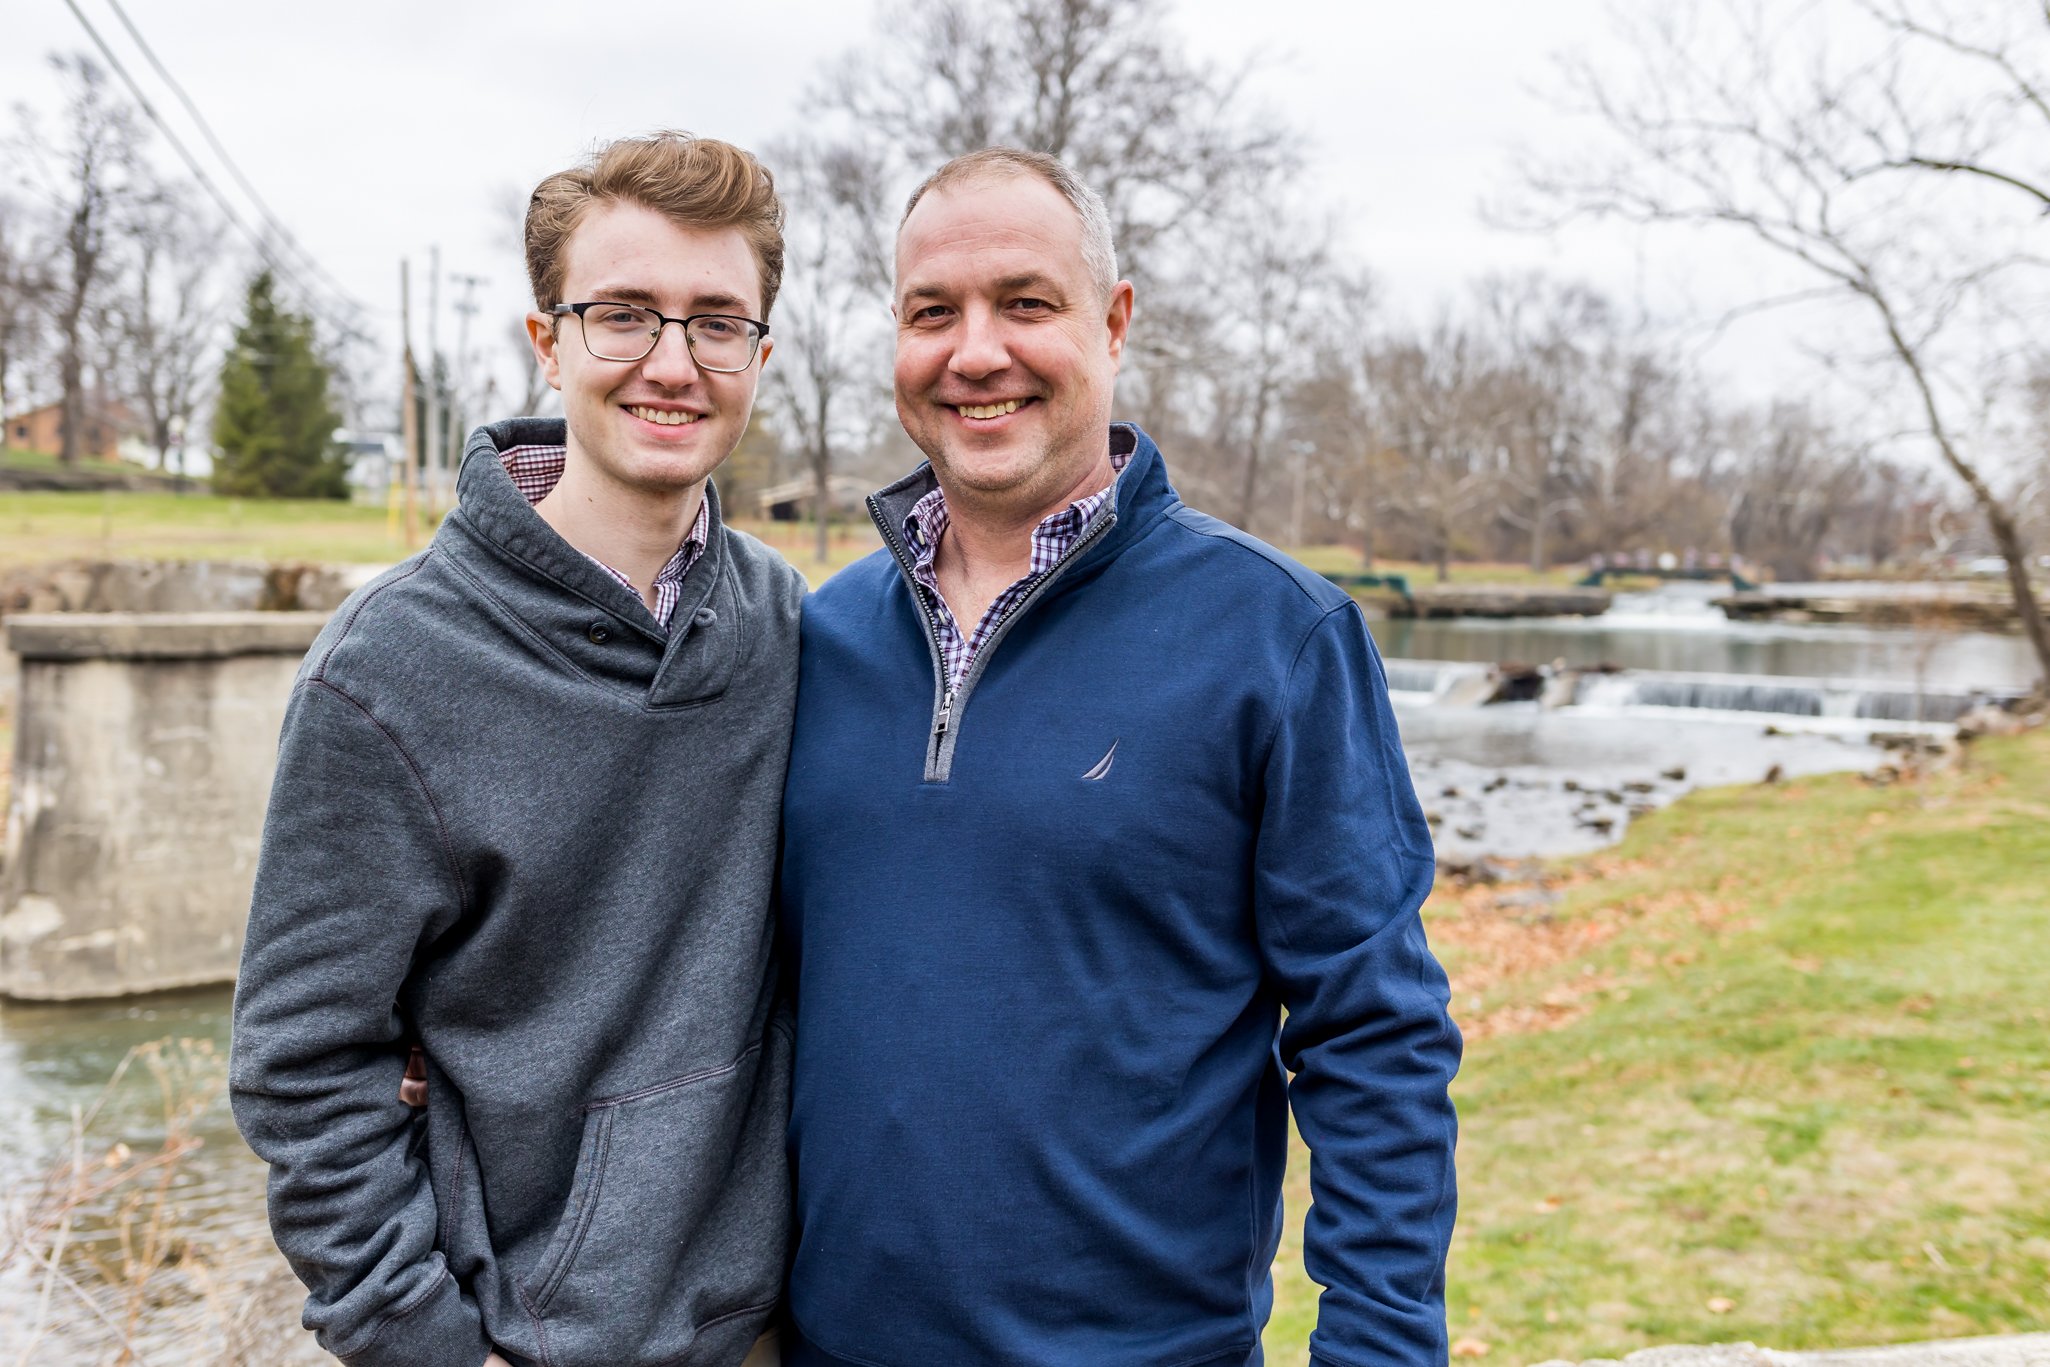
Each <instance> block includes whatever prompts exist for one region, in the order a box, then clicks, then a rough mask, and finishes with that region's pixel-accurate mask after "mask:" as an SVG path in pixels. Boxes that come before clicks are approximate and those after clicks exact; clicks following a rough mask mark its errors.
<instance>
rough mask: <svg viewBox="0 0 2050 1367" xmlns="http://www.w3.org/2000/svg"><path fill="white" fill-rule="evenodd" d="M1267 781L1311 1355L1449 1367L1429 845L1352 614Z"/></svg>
mask: <svg viewBox="0 0 2050 1367" xmlns="http://www.w3.org/2000/svg"><path fill="white" fill-rule="evenodd" d="M1264 778H1265V783H1264V796H1265V806H1264V810H1263V813H1262V817H1261V823H1260V831H1259V848H1258V850H1257V852H1256V856H1255V866H1254V867H1255V875H1254V911H1255V916H1256V920H1257V924H1258V927H1259V934H1260V939H1261V949H1262V953H1263V955H1264V958H1265V961H1266V965H1267V971H1268V973H1269V975H1270V976H1271V978H1272V979H1273V980H1274V982H1275V983H1276V984H1277V986H1278V988H1279V990H1280V992H1281V994H1282V998H1283V1000H1284V1002H1285V1004H1286V1006H1287V1009H1288V1017H1287V1020H1286V1022H1285V1023H1284V1025H1283V1027H1282V1031H1281V1057H1282V1061H1283V1062H1284V1063H1285V1064H1286V1065H1287V1066H1288V1068H1289V1070H1290V1071H1291V1072H1293V1073H1294V1074H1295V1078H1294V1081H1293V1082H1292V1083H1291V1084H1290V1087H1289V1099H1290V1103H1291V1105H1292V1106H1293V1108H1294V1111H1295V1116H1296V1124H1297V1128H1298V1129H1299V1130H1300V1131H1301V1132H1302V1136H1303V1139H1304V1140H1305V1141H1306V1142H1307V1143H1308V1145H1309V1147H1310V1196H1311V1202H1312V1205H1311V1210H1310V1215H1309V1220H1308V1223H1307V1225H1306V1227H1305V1230H1304V1239H1303V1266H1304V1268H1305V1270H1306V1271H1308V1273H1309V1274H1310V1276H1311V1278H1312V1279H1314V1280H1315V1281H1317V1282H1319V1283H1321V1284H1322V1285H1323V1286H1324V1287H1325V1288H1326V1289H1325V1291H1324V1294H1323V1296H1322V1297H1321V1298H1320V1300H1319V1303H1318V1322H1317V1329H1316V1332H1315V1333H1314V1334H1313V1335H1312V1336H1311V1339H1310V1348H1311V1357H1312V1361H1313V1363H1315V1364H1316V1367H1381V1364H1393V1363H1403V1364H1417V1363H1442V1362H1444V1361H1445V1360H1446V1345H1445V1249H1446V1245H1447V1243H1448V1241H1449V1240H1450V1238H1451V1235H1452V1220H1453V1214H1454V1208H1455V1204H1456V1195H1455V1183H1454V1176H1453V1162H1452V1155H1453V1142H1454V1139H1455V1137H1456V1133H1457V1121H1456V1118H1455V1117H1454V1115H1453V1111H1452V1102H1451V1099H1450V1097H1449V1096H1448V1095H1447V1091H1446V1089H1447V1086H1448V1084H1450V1082H1451V1081H1452V1076H1453V1074H1454V1073H1455V1072H1456V1071H1458V1068H1459V1054H1460V1039H1459V1031H1458V1030H1457V1028H1456V1027H1455V1026H1454V1025H1453V1024H1452V1020H1451V1017H1450V1016H1449V1015H1448V1014H1447V1013H1446V1004H1447V1002H1448V1000H1449V997H1450V994H1449V991H1448V989H1447V986H1446V981H1445V974H1444V972H1443V970H1442V969H1440V968H1439V966H1438V962H1437V960H1436V959H1435V958H1433V957H1432V955H1431V951H1430V948H1429V946H1428V945H1426V944H1425V941H1424V930H1423V922H1422V919H1421V918H1420V917H1419V915H1418V907H1419V906H1420V905H1421V903H1422V902H1423V899H1424V897H1425V895H1426V894H1427V893H1428V892H1429V891H1430V888H1431V879H1432V876H1433V873H1434V865H1433V860H1432V854H1431V843H1430V831H1429V828H1428V827H1427V826H1426V825H1425V823H1424V818H1423V813H1422V811H1421V810H1420V809H1419V808H1418V806H1417V801H1416V794H1415V791H1414V790H1413V789H1412V788H1411V786H1410V780H1409V769H1408V765H1407V764H1406V763H1405V761H1404V759H1403V756H1402V749H1401V744H1400V741H1399V739H1398V737H1397V735H1396V729H1395V718H1394V714H1393V713H1392V712H1391V711H1390V710H1389V706H1388V695H1387V688H1386V684H1385V682H1384V680H1383V677H1382V673H1381V669H1380V665H1379V662H1378V660H1377V658H1376V656H1375V654H1374V648H1373V644H1372V641H1371V639H1370V638H1369V637H1368V635H1367V629H1366V623H1365V621H1364V619H1363V618H1362V617H1361V616H1360V612H1359V609H1358V608H1357V607H1355V606H1352V605H1350V604H1348V605H1346V606H1344V607H1341V608H1337V609H1335V610H1333V611H1332V612H1330V613H1327V614H1326V615H1325V617H1324V619H1323V621H1322V622H1321V623H1320V624H1319V625H1318V626H1317V628H1316V629H1315V630H1314V631H1313V632H1312V633H1311V634H1310V636H1309V637H1308V639H1307V640H1306V641H1305V642H1304V644H1303V647H1302V649H1301V651H1300V653H1299V654H1298V656H1297V659H1296V661H1295V664H1294V666H1293V668H1292V670H1291V673H1290V677H1289V684H1288V690H1287V697H1286V700H1285V703H1284V706H1283V712H1282V716H1281V718H1280V720H1279V722H1278V724H1277V726H1276V729H1275V735H1274V742H1273V745H1272V747H1271V750H1270V752H1269V756H1268V760H1267V765H1266V770H1265V775H1264Z"/></svg>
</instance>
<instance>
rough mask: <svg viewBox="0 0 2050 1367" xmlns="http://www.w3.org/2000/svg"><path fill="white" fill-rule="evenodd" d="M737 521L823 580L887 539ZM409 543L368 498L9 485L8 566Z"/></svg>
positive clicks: (365, 551)
mask: <svg viewBox="0 0 2050 1367" xmlns="http://www.w3.org/2000/svg"><path fill="white" fill-rule="evenodd" d="M427 525H428V526H429V527H430V528H431V525H432V524H431V520H430V521H429V522H428V524H427ZM736 525H739V526H741V527H745V528H746V529H747V530H748V531H751V532H753V533H755V534H756V535H757V536H760V537H762V538H763V539H764V540H766V541H768V542H769V544H771V545H773V546H775V547H776V548H777V549H778V550H780V551H782V552H783V553H784V555H786V556H788V557H789V558H790V560H791V562H792V563H794V564H795V565H797V567H798V568H799V569H801V570H803V571H805V573H806V574H807V575H810V576H812V578H813V580H814V582H816V581H817V580H819V579H822V578H823V577H824V576H825V575H826V574H829V573H831V572H832V571H833V570H836V569H838V568H840V567H841V566H842V565H845V564H847V563H849V562H850V561H853V560H856V559H859V558H860V557H861V556H863V555H866V554H868V552H869V551H871V550H873V549H875V547H876V546H878V545H880V544H881V542H880V539H879V538H878V537H877V536H876V534H875V532H874V529H873V528H871V527H870V526H869V525H868V524H867V522H866V520H864V521H863V522H861V523H860V524H859V525H847V526H836V527H835V529H834V535H833V542H832V553H831V556H830V558H829V559H828V561H827V563H826V564H825V565H824V566H823V567H820V566H819V565H818V564H817V563H816V561H814V559H813V558H812V531H811V528H810V526H809V525H808V524H801V523H789V522H779V523H770V522H760V521H746V520H743V521H741V522H739V523H737V524H736ZM409 553H410V550H409V548H408V547H407V545H406V544H405V541H404V538H403V536H402V535H401V534H400V529H399V528H398V527H397V525H396V520H395V519H394V518H393V517H392V515H391V514H390V513H389V512H388V511H387V510H386V509H384V508H377V507H368V506H364V505H361V504H353V503H344V502H339V501H334V500H319V499H310V500H301V499H239V498H221V497H217V496H215V495H213V494H204V493H190V494H176V493H137V492H129V491H119V492H107V493H48V492H40V491H39V492H34V493H10V492H5V491H0V569H4V568H6V567H8V566H16V565H34V564H44V563H48V562H51V561H58V560H72V559H122V560H289V561H324V562H334V563H339V564H368V565H381V564H388V563H390V562H393V561H396V560H402V559H404V558H405V557H406V556H407V555H408V554H409Z"/></svg>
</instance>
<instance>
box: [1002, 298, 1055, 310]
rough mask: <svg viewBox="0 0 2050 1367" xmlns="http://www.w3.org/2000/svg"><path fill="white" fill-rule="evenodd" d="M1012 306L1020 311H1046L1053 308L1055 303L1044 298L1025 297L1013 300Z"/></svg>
mask: <svg viewBox="0 0 2050 1367" xmlns="http://www.w3.org/2000/svg"><path fill="white" fill-rule="evenodd" d="M1011 307H1012V308H1013V309H1016V310H1017V311H1018V312H1020V313H1045V312H1046V311H1047V310H1049V309H1051V308H1052V307H1053V305H1052V304H1049V303H1047V302H1046V300H1044V299H1032V298H1024V299H1013V300H1012V301H1011Z"/></svg>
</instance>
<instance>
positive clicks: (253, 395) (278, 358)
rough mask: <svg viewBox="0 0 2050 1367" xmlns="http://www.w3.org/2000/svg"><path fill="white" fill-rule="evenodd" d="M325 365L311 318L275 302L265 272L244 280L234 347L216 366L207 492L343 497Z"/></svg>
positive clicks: (344, 469) (343, 461)
mask: <svg viewBox="0 0 2050 1367" xmlns="http://www.w3.org/2000/svg"><path fill="white" fill-rule="evenodd" d="M327 384H328V369H327V364H326V363H325V362H324V361H322V360H321V359H320V356H319V354H318V353H317V352H316V351H315V350H314V345H313V320H312V319H310V318H307V317H304V316H302V315H300V314H296V313H293V312H291V311H290V310H289V309H286V308H285V307H283V306H282V305H281V304H279V302H278V300H277V297H276V282H275V281H274V280H273V279H272V278H271V273H270V272H269V271H264V272H262V273H261V274H259V275H258V276H257V277H256V278H255V279H254V280H251V281H250V282H249V298H248V301H247V305H246V311H245V314H244V316H243V320H242V323H241V325H240V326H238V327H237V328H236V329H235V344H234V345H233V346H232V347H230V348H229V350H228V356H227V359H226V360H225V361H224V362H222V364H221V389H220V397H219V399H218V400H217V401H216V402H215V405H214V446H215V448H216V450H217V452H218V454H217V455H216V456H215V457H214V481H213V482H214V490H215V492H217V493H223V494H237V495H241V496H243V497H247V498H347V497H348V496H349V486H348V482H347V479H346V475H347V473H348V455H347V453H346V452H345V451H343V450H342V448H341V447H339V446H338V445H337V444H336V443H335V439H334V435H335V428H336V427H338V426H340V424H341V417H340V415H339V414H337V413H336V412H335V408H334V404H333V402H332V401H331V400H330V399H329V398H328V392H327Z"/></svg>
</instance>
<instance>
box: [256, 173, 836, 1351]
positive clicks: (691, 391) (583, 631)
mask: <svg viewBox="0 0 2050 1367" xmlns="http://www.w3.org/2000/svg"><path fill="white" fill-rule="evenodd" d="M781 221H782V218H781V209H780V206H779V204H778V202H777V199H776V195H775V190H774V187H773V185H772V183H771V181H770V178H769V175H768V173H767V172H766V171H764V170H763V169H762V167H761V166H760V165H759V164H758V163H757V162H756V161H755V159H754V158H753V157H752V156H750V155H749V154H747V153H746V152H743V151H741V150H740V149H738V148H735V147H731V146H728V145H727V144H724V143H720V142H714V141H711V140H708V139H697V138H691V137H689V136H687V135H681V134H661V135H657V136H653V137H648V138H637V139H628V140H625V141H621V142H617V143H614V144H612V145H611V146H609V147H607V148H605V149H603V150H602V151H601V152H599V153H598V154H596V156H595V157H594V158H593V159H592V160H591V162H590V163H589V164H587V165H585V166H583V167H580V168H578V169H575V170H571V171H565V172H562V173H560V174H558V175H554V176H550V177H549V178H548V179H547V180H545V181H543V182H542V183H541V185H540V186H539V187H538V188H537V189H536V190H535V191H534V195H533V199H532V201H531V203H530V205H529V207H528V211H527V223H526V250H527V266H528V272H529V275H530V276H531V278H532V283H533V289H534V302H535V311H534V312H533V313H531V314H529V315H528V317H527V330H528V332H529V334H530V336H531V337H532V339H533V345H534V351H535V354H536V356H537V357H538V358H539V360H540V363H541V365H542V367H543V369H544V372H545V374H546V375H547V378H548V380H549V383H550V384H552V385H554V386H555V387H556V388H557V389H559V390H561V391H562V397H563V410H564V413H565V415H566V419H567V421H566V423H565V422H564V421H538V420H525V419H516V420H513V421H510V422H504V423H499V424H497V425H495V426H492V427H487V428H483V429H480V430H479V431H478V432H476V433H474V434H473V435H472V436H471V438H470V443H469V449H468V450H467V451H466V452H465V453H464V462H463V468H462V474H461V479H460V485H459V490H458V498H459V506H458V507H457V508H456V509H455V510H454V511H453V512H451V513H450V514H449V516H448V519H447V520H446V521H445V522H444V523H443V524H442V526H441V529H440V530H439V531H438V532H437V533H436V535H435V538H434V541H433V544H432V545H430V546H429V547H428V548H427V550H426V551H424V552H423V553H421V554H420V555H417V556H415V557H414V558H413V559H411V560H409V561H407V562H406V563H404V564H403V565H400V566H398V567H397V568H395V569H394V570H392V571H391V572H390V573H388V574H385V575H383V576H382V577H380V578H379V579H378V580H376V581H375V582H374V583H372V584H370V585H369V586H367V587H366V588H365V589H364V590H363V591H362V592H361V593H359V594H357V595H356V596H355V597H354V598H352V599H351V600H350V601H349V602H348V603H347V604H345V605H344V606H343V607H342V609H341V610H340V611H339V612H338V613H336V615H335V618H334V621H333V622H332V623H330V624H329V626H328V628H327V630H326V631H325V632H324V633H323V634H322V636H321V638H320V640H319V641H318V642H317V643H316V644H315V645H314V647H313V650H312V652H311V653H310V654H309V655H308V657H307V660H306V664H305V666H304V667H303V669H302V670H301V671H300V675H299V679H298V683H297V686H296V690H295V692H294V695H293V700H292V703H291V708H290V711H289V712H288V714H287V718H286V722H285V730H284V736H283V740H282V743H281V748H280V753H279V760H278V773H277V780H276V784H275V786H274V787H273V789H272V793H271V803H270V813H269V817H268V820H267V822H266V824H265V828H264V841H263V853H262V860H261V864H260V867H259V870H258V874H257V882H256V894H255V899H254V904H253V906H252V908H251V912H250V920H249V937H248V943H247V947H246V949H245V951H244V955H243V964H242V976H241V979H240V983H239V985H238V988H237V993H236V1002H235V1043H234V1054H233V1062H232V1069H231V1088H232V1097H233V1102H234V1108H235V1116H236V1119H237V1121H238V1123H239V1124H240V1125H241V1128H242V1132H243V1134H244V1135H245V1136H246V1137H247V1138H248V1140H249V1144H250V1147H252V1148H253V1149H255V1150H256V1152H257V1153H258V1154H260V1155H261V1156H262V1157H263V1158H264V1159H266V1160H267V1161H268V1162H269V1163H270V1164H271V1182H270V1211H271V1226H272V1230H273V1232H274V1233H275V1235H276V1238H277V1242H278V1245H279V1247H280V1248H282V1249H283V1250H284V1251H285V1253H286V1255H287V1257H288V1258H289V1259H290V1260H291V1262H292V1265H293V1268H294V1269H295V1270H296V1271H297V1272H298V1274H299V1276H300V1278H301V1279H302V1280H303V1281H304V1282H305V1283H306V1286H307V1288H308V1290H309V1292H310V1293H311V1294H310V1295H309V1297H308V1300H307V1306H306V1323H307V1325H308V1326H309V1327H310V1328H312V1329H314V1330H315V1331H316V1332H317V1333H318V1335H319V1338H320V1341H321V1343H322V1345H323V1346H325V1347H326V1348H327V1349H328V1350H329V1351H330V1352H332V1353H334V1354H335V1355H336V1356H338V1357H340V1358H342V1359H343V1360H344V1361H346V1362H348V1363H350V1364H351V1367H479V1364H483V1363H486V1362H492V1363H504V1362H512V1363H517V1364H546V1365H547V1367H630V1365H632V1364H644V1365H645V1367H654V1364H657V1363H661V1364H672V1365H673V1367H735V1364H738V1363H740V1362H741V1361H742V1360H743V1359H745V1358H749V1355H750V1351H751V1349H753V1348H755V1346H756V1341H757V1338H758V1337H759V1336H761V1335H762V1334H763V1331H764V1329H765V1328H766V1326H767V1324H768V1322H769V1319H770V1316H771V1314H772V1312H773V1311H774V1309H775V1303H776V1301H777V1298H778V1292H779V1288H780V1284H781V1281H782V1275H783V1268H784V1253H785V1245H786V1236H787V1224H788V1204H789V1188H788V1177H787V1169H786V1164H785V1159H784V1150H783V1126H784V1114H785V1106H786V1098H787V1088H788V1057H789V1048H790V1045H789V1033H788V1025H787V1022H785V1021H782V1020H779V1019H776V1018H775V1017H774V1012H773V1010H772V1002H773V996H774V994H773V990H772V984H771V982H770V916H769V896H770V886H771V881H772V875H773V872H774V867H775V865H774V857H775V838H776V825H777V812H778V806H779V801H780V796H781V792H782V784H783V773H784V765H785V762H786V760H787V758H788V751H789V735H790V719H791V710H792V707H793V699H794V690H795V680H796V669H795V666H796V650H797V618H798V605H799V600H800V598H801V596H802V593H803V587H804V586H803V582H802V580H801V579H800V578H799V576H798V575H797V574H796V573H795V572H794V571H793V570H791V569H790V568H789V567H788V566H787V565H786V564H785V563H784V562H783V561H782V560H781V559H780V558H779V557H778V556H776V554H775V553H774V552H772V551H770V550H768V549H766V548H765V547H763V546H762V545H760V544H759V543H758V542H756V541H754V540H752V539H751V538H749V537H747V536H745V535H743V534H741V533H738V532H735V531H733V530H731V529H729V528H728V527H726V526H725V525H724V524H723V523H722V521H721V520H720V515H719V504H718V499H717V497H716V495H715V494H714V492H713V490H712V486H711V485H710V483H709V477H710V475H711V473H712V471H713V469H714V468H715V467H716V466H718V464H719V463H720V462H721V461H722V460H724V459H725V458H726V456H727V455H728V453H729V452H731V451H732V450H733V447H734V445H735V444H736V443H737V442H738V441H739V440H740V437H741V433H742V432H743V431H744V430H745V429H746V427H747V420H748V413H749V410H750V408H751V407H752V404H753V402H754V397H755V386H756V383H757V381H758V379H759V378H760V374H761V365H762V363H763V362H764V361H765V360H766V359H767V356H768V353H769V343H768V341H767V339H766V336H765V334H766V333H767V331H768V324H767V321H766V320H767V318H768V316H769V309H770V306H771V305H772V304H773V303H774V301H775V296H776V288H777V284H778V282H779V280H780V278H781V275H782V264H783V247H782V236H781ZM410 1042H417V1043H418V1045H419V1046H420V1048H421V1049H422V1051H423V1052H424V1055H425V1063H426V1071H427V1074H428V1078H427V1084H428V1085H427V1086H426V1089H425V1095H426V1109H425V1115H424V1117H417V1113H416V1112H415V1111H413V1110H412V1109H410V1108H409V1107H408V1106H407V1105H405V1104H402V1102H401V1101H400V1089H401V1078H402V1075H403V1074H404V1073H405V1071H406V1065H407V1052H408V1044H409V1043H410ZM494 1350H495V1352H494ZM762 1351H763V1352H764V1353H766V1352H767V1351H768V1349H767V1348H766V1347H765V1348H764V1349H763V1350H762ZM753 1360H755V1361H759V1360H764V1359H763V1358H760V1357H758V1358H756V1359H753Z"/></svg>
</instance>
